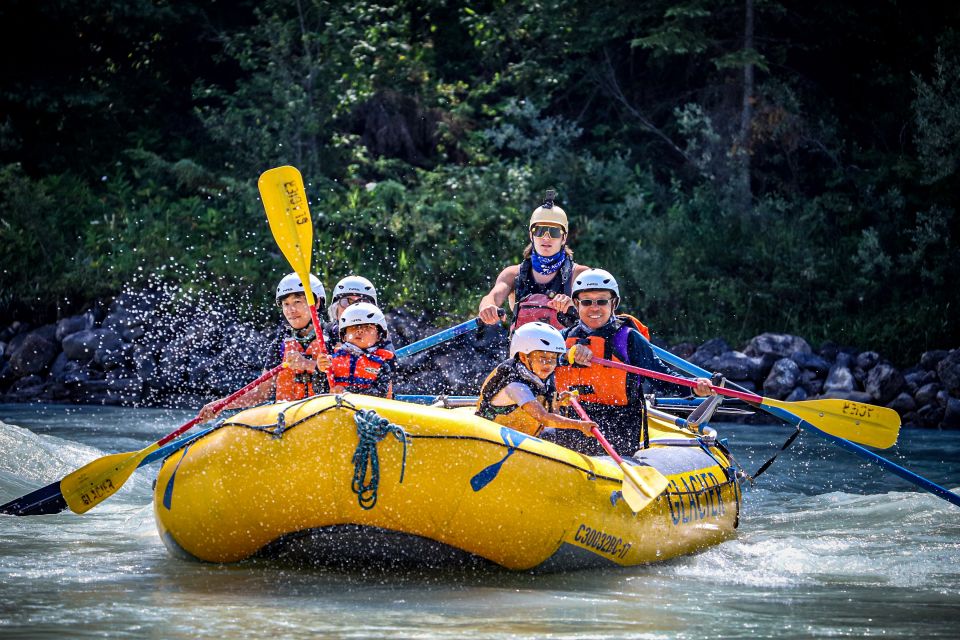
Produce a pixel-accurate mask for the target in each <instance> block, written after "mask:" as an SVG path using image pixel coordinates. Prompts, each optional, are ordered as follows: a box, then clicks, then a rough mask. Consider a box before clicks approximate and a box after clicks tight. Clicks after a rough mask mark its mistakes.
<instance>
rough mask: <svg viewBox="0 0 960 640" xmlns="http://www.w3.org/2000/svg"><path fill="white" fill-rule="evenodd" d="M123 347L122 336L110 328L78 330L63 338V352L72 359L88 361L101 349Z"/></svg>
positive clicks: (116, 349)
mask: <svg viewBox="0 0 960 640" xmlns="http://www.w3.org/2000/svg"><path fill="white" fill-rule="evenodd" d="M122 348H123V345H122V343H121V340H120V336H119V335H117V332H116V331H111V330H110V329H91V330H84V331H78V332H76V333H74V334H71V335H69V336H67V337H66V338H64V339H63V352H64V353H66V354H67V357H68V358H70V359H71V360H82V361H88V360H92V359H93V358H94V356H95V355H96V353H97V351H98V350H100V349H103V350H104V352H111V351H119V350H121V349H122ZM101 357H102V356H101Z"/></svg>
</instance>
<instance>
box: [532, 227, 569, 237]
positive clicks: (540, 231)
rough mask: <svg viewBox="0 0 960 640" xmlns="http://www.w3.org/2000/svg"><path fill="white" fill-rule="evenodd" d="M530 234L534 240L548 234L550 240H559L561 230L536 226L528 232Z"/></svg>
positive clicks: (561, 234)
mask: <svg viewBox="0 0 960 640" xmlns="http://www.w3.org/2000/svg"><path fill="white" fill-rule="evenodd" d="M530 233H532V234H533V237H534V238H542V237H543V236H545V235H547V234H550V237H551V238H560V237H562V236H563V229H561V228H560V227H548V226H546V225H542V224H538V225H536V226H534V227H533V229H531V230H530Z"/></svg>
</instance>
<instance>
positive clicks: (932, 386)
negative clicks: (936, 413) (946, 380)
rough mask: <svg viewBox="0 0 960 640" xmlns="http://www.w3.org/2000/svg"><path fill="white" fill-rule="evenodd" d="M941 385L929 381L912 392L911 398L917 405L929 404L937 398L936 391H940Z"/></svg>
mask: <svg viewBox="0 0 960 640" xmlns="http://www.w3.org/2000/svg"><path fill="white" fill-rule="evenodd" d="M940 389H941V387H940V385H939V384H937V383H936V382H930V383H927V384H925V385H923V386H922V387H920V388H919V389H917V392H916V393H915V394H913V399H914V400H916V401H917V404H919V405H925V404H931V403H932V402H933V401H934V400H936V398H937V393H938V392H939V391H940Z"/></svg>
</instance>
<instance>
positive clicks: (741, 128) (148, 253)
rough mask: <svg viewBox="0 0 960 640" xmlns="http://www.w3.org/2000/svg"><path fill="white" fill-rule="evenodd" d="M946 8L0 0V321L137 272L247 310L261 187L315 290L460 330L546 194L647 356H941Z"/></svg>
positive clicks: (952, 62)
mask: <svg viewBox="0 0 960 640" xmlns="http://www.w3.org/2000/svg"><path fill="white" fill-rule="evenodd" d="M958 18H960V5H958V4H956V3H948V2H944V3H942V4H941V3H923V2H920V3H916V2H914V3H909V4H908V3H903V2H894V1H890V0H887V1H881V2H856V3H850V2H839V1H836V2H829V1H827V2H813V3H811V2H773V1H771V2H763V1H760V0H744V1H741V2H720V1H711V0H702V1H696V0H695V1H689V2H663V1H657V0H653V1H650V2H644V3H636V2H599V3H598V2H573V1H560V0H558V1H545V2H533V1H527V0H519V1H512V2H499V1H492V2H478V3H470V6H469V8H467V7H465V6H462V5H461V3H456V2H445V1H442V0H436V1H430V0H424V1H412V2H397V3H390V4H371V3H370V2H366V1H364V2H321V1H316V0H301V1H300V2H294V1H290V0H286V1H271V0H263V1H260V2H256V3H254V2H242V1H241V2H212V1H206V2H202V1H189V0H187V1H178V2H175V3H174V2H162V1H157V2H146V1H135V0H134V1H130V2H123V3H117V2H97V1H86V2H70V1H60V2H46V3H30V2H25V1H16V0H12V1H8V2H5V3H3V5H2V6H0V48H2V51H0V53H2V55H0V65H2V67H3V69H2V84H0V247H2V251H3V259H2V266H0V324H5V323H9V322H10V321H12V320H14V319H20V320H27V321H29V322H30V323H32V324H34V325H37V324H42V323H45V322H52V321H54V320H56V319H58V318H61V317H66V316H69V315H71V314H75V313H78V312H80V311H82V310H84V309H85V308H88V307H90V306H91V305H94V304H97V301H102V300H104V299H109V297H111V296H113V295H115V294H117V293H119V292H120V291H122V290H123V289H124V288H127V289H128V290H129V289H133V290H135V289H136V287H138V286H141V283H145V281H146V280H147V279H148V278H151V282H153V283H154V285H155V283H156V281H161V282H163V283H164V285H165V286H174V287H179V288H182V289H183V290H184V291H187V292H188V293H189V295H197V294H198V293H199V294H201V295H203V294H204V293H206V294H208V297H209V298H211V299H213V300H215V301H217V302H218V303H220V304H227V305H230V306H234V307H236V308H237V309H238V310H239V311H240V313H242V314H244V315H246V316H248V317H249V318H250V319H253V320H256V321H265V320H266V319H267V318H269V317H272V316H271V314H273V313H274V312H273V311H272V310H271V304H272V289H273V286H274V282H275V281H276V280H277V279H278V278H279V277H280V276H281V275H282V274H283V273H285V272H286V271H287V270H288V267H287V265H286V263H285V261H284V260H283V258H282V256H281V255H280V254H279V251H278V250H277V249H276V246H275V244H274V243H273V239H272V237H271V236H270V233H269V229H268V227H267V225H266V222H265V220H264V216H263V211H262V208H261V206H260V203H259V201H258V199H257V193H256V187H255V183H256V178H257V176H258V175H259V174H260V172H262V171H263V170H265V169H267V168H269V167H272V166H275V165H279V164H285V163H290V164H294V165H296V166H298V167H299V168H300V169H301V171H302V172H303V174H304V177H305V179H306V181H307V182H308V192H309V195H310V197H311V200H312V202H311V210H312V213H313V218H314V228H315V234H316V244H315V247H316V251H315V264H316V271H317V272H318V273H319V275H320V276H321V278H322V279H323V280H324V282H325V283H326V284H327V286H328V287H329V286H331V285H332V284H333V283H334V282H335V281H336V280H337V279H339V278H340V277H342V276H343V275H346V274H347V273H348V272H350V271H353V270H357V271H359V272H361V273H363V274H365V275H367V276H369V277H370V278H371V279H373V280H374V281H375V282H376V283H377V284H378V285H379V287H380V289H381V290H382V291H383V293H384V295H383V298H384V300H383V302H384V306H386V307H388V308H389V307H390V306H395V305H399V304H404V305H406V306H407V307H409V308H411V309H413V310H415V311H416V312H420V311H426V312H427V313H428V314H431V315H437V314H439V313H443V312H445V313H448V314H451V315H457V314H459V315H460V316H465V315H466V314H467V313H469V311H470V310H472V309H475V308H476V303H477V301H478V299H479V297H480V296H481V295H482V294H483V293H484V292H485V291H486V290H487V289H488V288H489V286H490V285H491V284H492V279H493V278H494V277H495V276H496V274H497V272H498V271H499V269H500V268H502V266H504V265H506V264H508V263H512V262H515V261H517V260H518V259H519V257H520V252H521V250H522V249H523V245H524V236H523V231H524V228H525V226H526V222H527V220H528V217H529V212H530V211H531V210H532V209H533V208H534V207H535V206H536V205H537V204H538V203H539V200H540V197H541V195H542V192H543V190H544V189H545V188H547V187H550V186H552V187H556V188H557V189H558V190H559V192H560V198H559V200H560V203H561V205H562V206H563V207H564V208H565V209H566V210H567V212H568V213H569V214H570V217H571V241H570V242H571V245H572V246H573V247H574V248H575V249H576V253H577V259H578V260H579V261H581V262H584V263H587V264H590V265H595V266H603V267H606V268H608V269H610V270H611V271H613V272H614V273H615V274H616V275H617V277H618V278H619V279H620V280H621V282H622V289H623V291H624V299H625V300H624V301H625V307H626V308H627V309H628V310H631V311H633V312H635V313H638V314H639V315H640V316H641V317H642V318H643V319H644V321H645V322H647V324H649V325H650V326H651V327H652V328H653V330H654V332H655V333H657V334H659V335H660V336H661V337H663V338H664V339H666V340H669V341H670V342H673V343H676V342H679V341H683V340H689V341H693V342H699V341H703V340H705V339H707V338H710V337H714V336H722V337H724V338H726V339H727V340H729V341H730V342H731V343H734V344H735V343H742V342H743V341H744V340H745V339H746V338H749V337H750V336H754V335H756V334H758V333H761V332H762V331H779V332H789V333H793V334H798V335H803V336H804V337H806V338H807V339H808V340H810V341H812V342H818V341H821V340H824V339H827V338H830V339H832V340H834V341H837V342H840V343H845V344H853V345H858V346H859V347H861V348H871V349H876V350H878V351H881V352H882V353H884V354H885V355H886V356H887V357H889V358H891V359H892V360H894V361H895V362H898V363H899V364H901V365H903V364H908V363H912V362H916V359H917V358H918V357H919V354H920V353H921V352H923V351H926V350H929V349H936V348H952V347H955V346H956V345H957V344H958V343H960V323H957V322H956V321H955V320H951V318H952V315H953V314H954V313H955V310H956V309H957V306H958V303H960V293H958V292H960V287H958V286H957V284H956V283H957V275H958V270H960V265H958V252H957V249H956V245H955V242H954V238H955V237H956V235H957V233H958V231H960V229H958V226H960V222H958V217H957V213H956V209H955V204H956V202H958V201H960V200H958V195H960V194H958V191H960V181H958V179H957V178H958V157H960V151H958V149H960V144H958V143H960V85H958V80H960V37H958V33H960V32H958V25H960V21H958Z"/></svg>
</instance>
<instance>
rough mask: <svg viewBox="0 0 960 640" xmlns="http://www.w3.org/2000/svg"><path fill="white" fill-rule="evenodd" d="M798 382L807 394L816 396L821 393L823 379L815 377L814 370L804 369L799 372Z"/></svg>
mask: <svg viewBox="0 0 960 640" xmlns="http://www.w3.org/2000/svg"><path fill="white" fill-rule="evenodd" d="M800 384H801V385H802V386H803V390H804V391H806V392H807V395H808V396H818V395H820V394H821V393H823V380H821V379H820V378H819V377H817V373H816V372H815V371H811V370H809V369H804V370H802V371H801V372H800Z"/></svg>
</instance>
